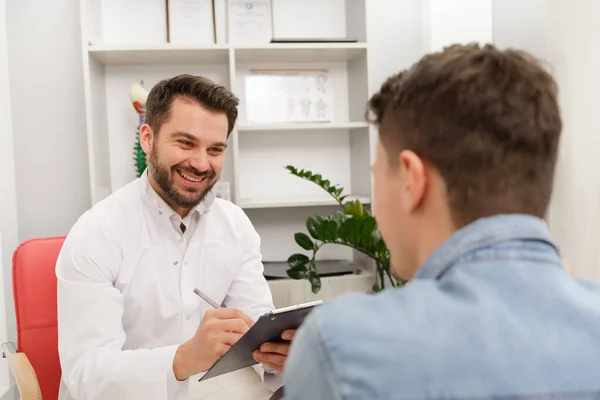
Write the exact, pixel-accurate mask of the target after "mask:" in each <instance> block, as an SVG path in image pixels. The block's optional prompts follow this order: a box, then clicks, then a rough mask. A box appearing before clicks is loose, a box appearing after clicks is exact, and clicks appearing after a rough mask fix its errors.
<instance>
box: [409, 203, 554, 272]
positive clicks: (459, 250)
mask: <svg viewBox="0 0 600 400" xmlns="http://www.w3.org/2000/svg"><path fill="white" fill-rule="evenodd" d="M509 240H535V241H541V242H545V243H547V244H548V245H550V246H551V247H553V248H554V249H555V250H556V252H557V253H558V252H559V249H558V247H557V246H556V245H555V244H554V243H553V242H552V240H551V239H550V234H549V231H548V226H547V225H546V223H545V222H544V221H543V220H541V219H539V218H537V217H534V216H532V215H525V214H506V215H496V216H492V217H486V218H481V219H478V220H476V221H474V222H472V223H470V224H468V225H466V226H464V227H463V228H461V229H459V230H458V231H456V232H455V233H454V234H453V235H452V236H450V238H448V239H447V240H446V241H445V242H443V243H442V244H441V245H440V246H439V247H438V248H437V249H435V250H434V252H433V253H432V254H431V255H430V256H429V258H428V259H427V260H426V261H425V263H424V264H423V265H422V266H421V268H420V269H419V271H418V272H417V274H416V275H415V278H414V279H437V278H439V277H441V276H442V275H443V274H444V273H446V272H447V271H448V270H450V269H451V268H452V267H454V266H455V265H456V264H457V263H458V261H459V260H460V259H461V258H462V257H463V256H464V255H466V254H467V253H470V252H472V251H475V250H477V249H480V248H483V247H487V246H490V245H492V244H494V243H498V242H504V241H509Z"/></svg>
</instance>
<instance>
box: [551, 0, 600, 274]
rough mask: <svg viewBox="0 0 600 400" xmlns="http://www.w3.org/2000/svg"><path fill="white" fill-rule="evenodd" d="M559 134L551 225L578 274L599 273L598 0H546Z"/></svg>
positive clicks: (599, 40)
mask: <svg viewBox="0 0 600 400" xmlns="http://www.w3.org/2000/svg"><path fill="white" fill-rule="evenodd" d="M549 5H550V24H549V28H551V29H548V31H547V34H548V43H549V59H550V61H551V62H552V64H553V70H554V74H555V76H556V79H557V80H558V83H559V88H560V102H561V106H562V117H563V124H564V129H563V137H562V144H561V152H560V159H559V169H558V175H557V177H556V181H555V182H556V184H555V194H554V201H553V204H552V207H551V210H550V227H551V229H552V233H553V235H554V237H555V238H556V240H557V241H558V242H559V243H560V244H561V246H562V248H563V251H564V253H565V254H566V255H567V257H568V258H569V259H570V261H571V264H572V265H573V268H574V269H575V272H576V273H577V275H581V276H584V277H588V278H591V279H595V280H598V279H600V246H598V242H599V241H600V228H599V224H598V221H599V220H600V179H599V178H598V171H600V158H599V157H598V151H599V149H600V135H599V134H598V129H599V128H598V127H599V126H600V112H599V109H600V75H599V74H598V71H600V2H598V1H596V0H578V1H577V2H566V1H562V0H549Z"/></svg>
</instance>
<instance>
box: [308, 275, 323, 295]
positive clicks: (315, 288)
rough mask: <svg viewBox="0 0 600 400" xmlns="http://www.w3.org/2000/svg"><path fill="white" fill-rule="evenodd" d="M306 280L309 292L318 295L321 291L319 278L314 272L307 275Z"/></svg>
mask: <svg viewBox="0 0 600 400" xmlns="http://www.w3.org/2000/svg"><path fill="white" fill-rule="evenodd" d="M308 280H309V282H310V286H311V290H312V292H313V293H314V294H317V293H319V291H320V290H321V278H319V275H317V274H316V273H315V272H314V271H310V272H309V273H308Z"/></svg>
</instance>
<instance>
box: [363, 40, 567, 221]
mask: <svg viewBox="0 0 600 400" xmlns="http://www.w3.org/2000/svg"><path fill="white" fill-rule="evenodd" d="M557 92H558V89H557V85H556V83H555V82H554V80H553V79H552V77H551V76H550V74H549V73H548V72H547V71H546V70H545V69H544V68H543V67H542V66H541V64H540V63H539V62H538V61H537V60H536V59H535V58H534V57H532V56H531V55H529V54H527V53H525V52H522V51H518V50H513V49H508V50H504V51H500V50H498V49H497V48H495V47H494V46H492V45H486V46H484V47H481V46H479V45H476V44H469V45H453V46H450V47H447V48H445V49H444V50H443V51H441V52H437V53H432V54H429V55H426V56H425V57H423V58H422V59H421V60H420V61H418V62H417V63H416V64H414V65H413V66H412V67H411V68H410V69H408V70H405V71H402V72H400V73H398V74H396V75H394V76H392V77H390V78H389V79H388V80H387V81H386V82H385V83H384V84H383V85H382V87H381V89H380V91H379V92H378V93H376V94H375V95H373V97H372V98H371V99H370V101H369V104H368V107H367V115H368V116H367V119H369V120H370V122H373V123H375V124H376V125H379V135H380V140H381V142H382V144H383V145H384V146H385V148H386V153H387V154H388V158H389V159H390V162H391V163H392V164H393V165H395V166H397V164H398V159H399V158H398V156H399V153H400V152H401V151H402V150H404V149H408V150H412V151H414V152H415V153H416V154H417V155H419V156H420V157H421V158H422V159H423V160H424V161H425V162H426V163H429V164H430V165H432V166H433V167H434V168H436V169H437V170H438V171H439V173H440V174H441V176H442V178H443V179H444V181H445V185H446V190H447V196H448V201H449V207H450V211H451V213H452V219H453V222H454V224H455V225H456V226H457V227H462V226H464V225H466V224H468V223H470V222H472V221H474V220H476V219H478V218H482V217H486V216H491V215H496V214H505V213H523V214H531V215H535V216H537V217H540V218H544V216H545V215H546V211H547V208H548V204H549V202H550V196H551V193H552V186H553V180H554V170H555V164H556V158H557V152H558V144H559V139H560V134H561V130H562V122H561V118H560V110H559V106H558V102H557Z"/></svg>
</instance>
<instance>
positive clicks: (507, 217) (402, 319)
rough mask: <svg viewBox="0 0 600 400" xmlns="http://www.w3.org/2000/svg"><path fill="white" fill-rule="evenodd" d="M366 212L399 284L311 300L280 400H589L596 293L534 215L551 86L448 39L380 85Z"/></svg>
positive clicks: (548, 171)
mask: <svg viewBox="0 0 600 400" xmlns="http://www.w3.org/2000/svg"><path fill="white" fill-rule="evenodd" d="M369 110H370V112H371V115H372V120H373V121H374V122H375V123H376V124H377V125H378V126H379V142H378V146H377V158H376V161H375V163H374V165H373V175H374V181H375V183H374V185H375V187H374V188H375V190H374V212H375V215H376V218H377V221H378V226H379V229H380V231H381V234H382V235H383V238H384V239H385V241H386V243H387V245H388V248H389V251H390V256H391V270H392V271H393V274H394V275H395V276H396V277H402V278H408V279H411V281H410V282H409V283H408V284H407V285H406V286H405V287H403V288H398V289H390V290H387V291H384V292H383V293H380V294H376V295H372V294H371V295H367V294H353V295H346V296H343V297H342V298H339V299H337V300H334V301H332V302H330V303H329V304H324V305H322V306H319V307H318V308H317V309H316V310H315V311H313V312H312V313H311V315H310V316H309V317H308V318H307V319H306V320H305V322H304V324H303V325H302V327H301V328H300V330H299V331H298V332H297V333H296V337H295V340H294V343H293V344H292V348H291V352H290V355H289V358H288V361H287V365H286V371H285V379H284V380H285V392H286V399H288V400H297V399H330V400H335V399H413V400H414V399H442V398H443V399H489V398H507V399H541V398H543V399H559V398H560V399H583V398H586V399H587V398H592V397H593V398H596V397H598V396H600V368H598V367H597V365H598V360H599V359H600V287H599V286H598V285H597V284H592V283H590V282H585V281H582V280H578V279H573V278H572V277H571V276H569V274H568V272H567V271H566V270H565V268H564V265H563V263H562V261H561V257H560V254H559V250H558V248H557V246H556V245H555V244H554V243H553V242H552V240H551V238H550V235H549V232H548V229H547V226H546V224H545V223H544V221H543V218H544V216H545V215H546V212H547V210H548V204H549V202H550V196H551V192H552V184H553V177H554V170H555V165H556V159H557V151H558V145H559V137H560V134H561V129H562V126H561V118H560V112H559V106H558V103H557V86H556V84H555V82H554V80H553V79H552V77H551V76H550V75H549V73H548V72H547V71H546V70H545V69H544V68H543V67H542V66H541V65H540V63H539V62H538V61H536V60H535V59H534V58H533V57H531V56H530V55H528V54H526V53H523V52H520V51H516V50H505V51H501V50H498V49H497V48H495V47H494V46H491V45H487V46H484V47H480V46H478V45H454V46H450V47H448V48H446V49H444V50H443V51H441V52H438V53H434V54H429V55H426V56H425V57H423V58H422V59H421V60H420V61H418V62H417V63H416V64H415V65H414V66H412V68H410V69H408V70H406V71H402V72H400V73H398V74H397V75H395V76H392V77H391V78H389V79H388V80H387V81H386V82H385V83H384V84H383V86H382V87H381V90H380V91H379V93H377V94H375V95H374V96H373V97H372V99H371V100H370V103H369Z"/></svg>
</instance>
